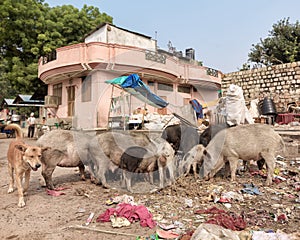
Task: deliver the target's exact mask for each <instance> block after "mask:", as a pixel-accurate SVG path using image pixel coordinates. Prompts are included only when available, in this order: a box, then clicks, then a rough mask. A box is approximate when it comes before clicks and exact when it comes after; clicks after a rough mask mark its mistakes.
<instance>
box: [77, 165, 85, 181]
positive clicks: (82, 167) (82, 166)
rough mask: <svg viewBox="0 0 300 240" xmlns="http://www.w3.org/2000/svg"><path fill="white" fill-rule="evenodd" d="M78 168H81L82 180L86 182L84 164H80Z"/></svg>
mask: <svg viewBox="0 0 300 240" xmlns="http://www.w3.org/2000/svg"><path fill="white" fill-rule="evenodd" d="M78 168H79V172H80V178H81V180H83V181H85V176H84V165H83V163H82V162H79V165H78Z"/></svg>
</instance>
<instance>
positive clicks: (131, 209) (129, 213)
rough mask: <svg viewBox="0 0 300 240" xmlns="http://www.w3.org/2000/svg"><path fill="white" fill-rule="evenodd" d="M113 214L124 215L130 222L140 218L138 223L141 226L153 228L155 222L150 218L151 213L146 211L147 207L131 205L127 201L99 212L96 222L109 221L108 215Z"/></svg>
mask: <svg viewBox="0 0 300 240" xmlns="http://www.w3.org/2000/svg"><path fill="white" fill-rule="evenodd" d="M111 215H115V216H117V217H125V218H127V219H128V220H129V221H130V222H133V221H136V220H140V225H141V226H142V227H147V226H148V227H150V228H153V227H154V226H155V225H156V223H155V222H154V220H153V219H152V214H151V213H150V212H149V211H148V209H147V208H146V207H145V206H143V205H139V206H133V205H131V204H128V203H120V204H118V205H117V207H116V208H109V209H107V210H106V211H105V212H104V213H103V214H101V215H100V216H99V217H98V218H97V220H96V221H97V222H109V221H110V216H111Z"/></svg>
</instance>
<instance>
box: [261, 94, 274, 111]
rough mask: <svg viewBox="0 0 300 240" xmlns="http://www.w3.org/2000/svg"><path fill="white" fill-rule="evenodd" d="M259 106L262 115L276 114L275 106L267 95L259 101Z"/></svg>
mask: <svg viewBox="0 0 300 240" xmlns="http://www.w3.org/2000/svg"><path fill="white" fill-rule="evenodd" d="M259 107H260V110H261V114H262V115H277V111H276V106H275V104H274V102H273V100H272V99H270V98H268V97H265V98H264V100H262V101H260V103H259Z"/></svg>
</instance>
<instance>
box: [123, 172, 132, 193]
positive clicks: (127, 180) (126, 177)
mask: <svg viewBox="0 0 300 240" xmlns="http://www.w3.org/2000/svg"><path fill="white" fill-rule="evenodd" d="M123 178H124V180H125V183H126V188H127V190H128V191H129V192H132V188H131V173H130V172H128V171H126V170H123Z"/></svg>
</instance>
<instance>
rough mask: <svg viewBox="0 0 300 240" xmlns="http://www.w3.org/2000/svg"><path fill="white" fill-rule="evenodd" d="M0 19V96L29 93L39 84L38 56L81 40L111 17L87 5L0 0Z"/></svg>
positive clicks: (27, 0) (37, 0)
mask: <svg viewBox="0 0 300 240" xmlns="http://www.w3.org/2000/svg"><path fill="white" fill-rule="evenodd" d="M0 22H1V24H0V97H5V98H8V97H15V95H16V94H22V93H25V94H32V93H33V92H34V91H35V90H36V89H37V88H38V87H39V86H40V85H41V81H40V80H39V79H38V77H37V70H38V69H37V63H38V59H39V57H40V56H44V55H46V54H48V53H50V52H52V51H53V50H55V49H56V48H58V47H62V46H66V45H70V44H75V43H79V42H82V39H83V37H84V36H85V35H86V34H87V33H89V32H90V31H92V30H93V29H94V28H96V27H97V26H98V25H99V24H100V23H102V22H109V23H112V17H110V16H108V15H107V14H105V13H100V11H99V9H98V8H96V7H93V6H87V5H84V6H83V8H82V9H81V10H79V9H77V8H75V7H74V6H72V5H63V6H57V7H53V8H51V7H49V5H48V4H47V3H44V0H2V1H1V2H0ZM0 100H1V99H0Z"/></svg>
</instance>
